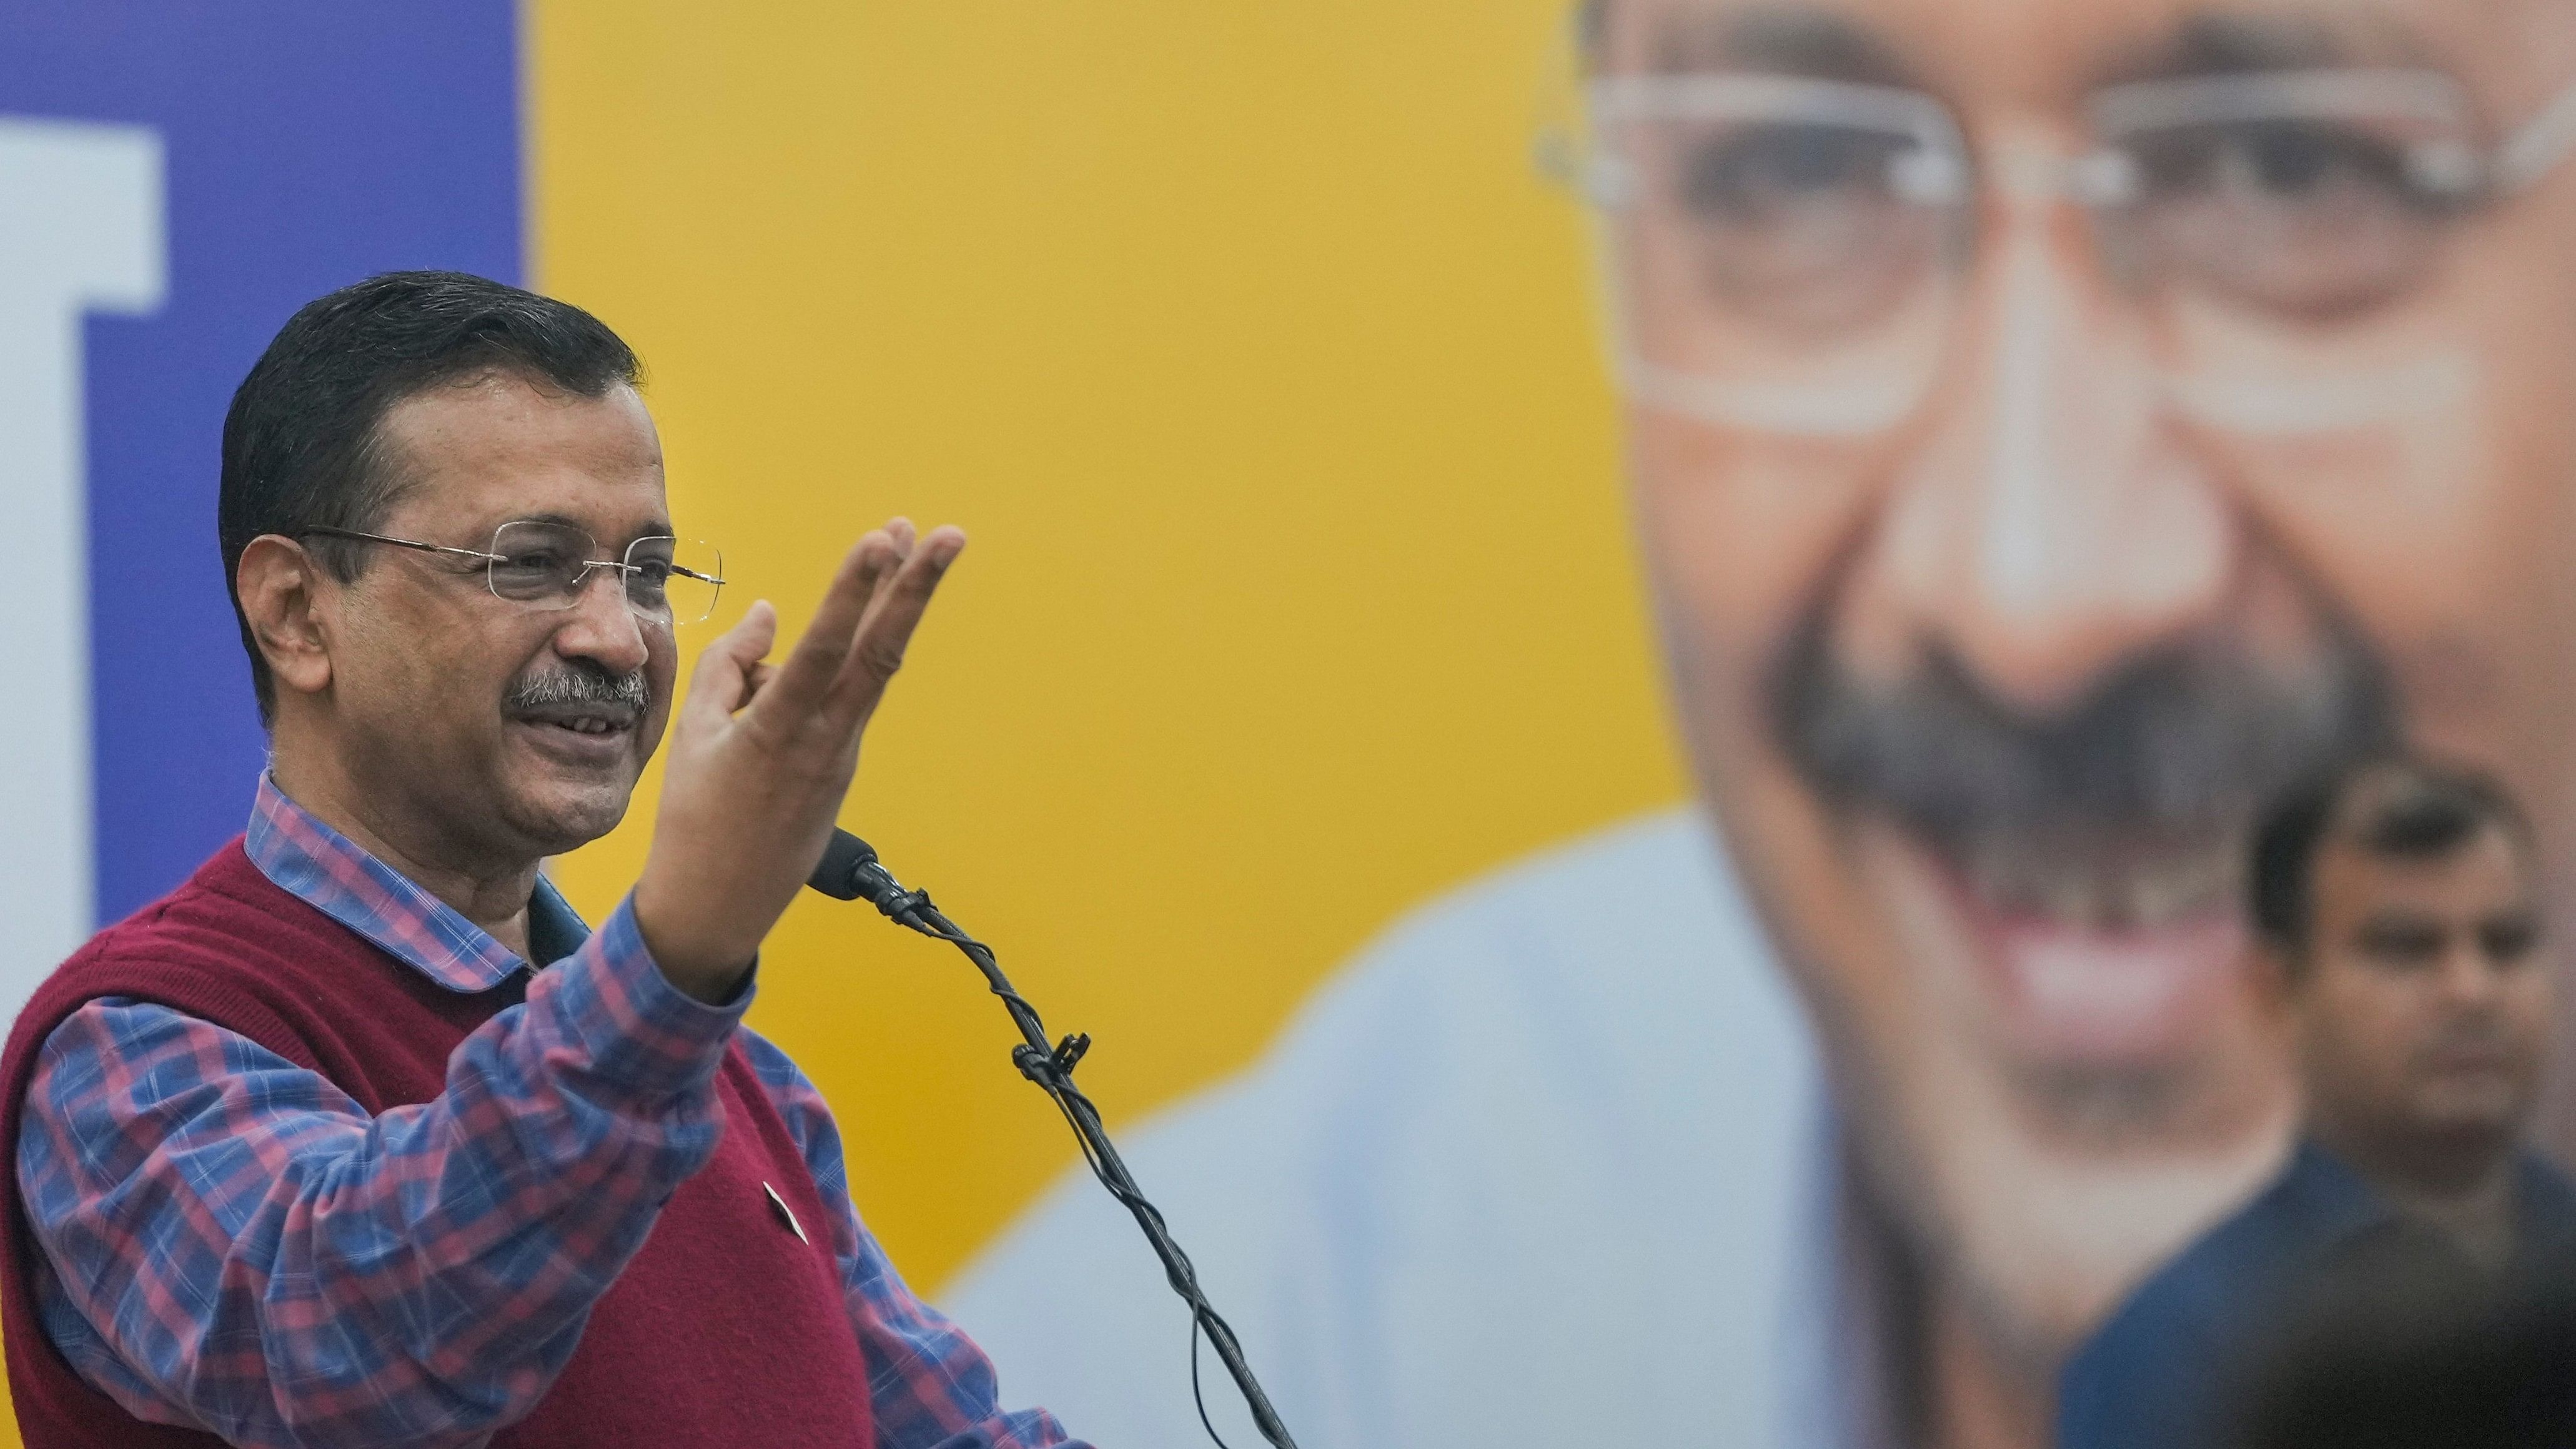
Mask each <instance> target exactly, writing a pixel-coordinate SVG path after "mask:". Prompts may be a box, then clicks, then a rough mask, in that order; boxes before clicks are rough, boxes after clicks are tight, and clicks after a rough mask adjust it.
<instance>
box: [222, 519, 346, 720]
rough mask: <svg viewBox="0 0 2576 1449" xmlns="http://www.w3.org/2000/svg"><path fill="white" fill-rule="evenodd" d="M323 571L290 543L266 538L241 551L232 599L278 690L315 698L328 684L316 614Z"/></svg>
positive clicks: (326, 651) (326, 654) (326, 647)
mask: <svg viewBox="0 0 2576 1449" xmlns="http://www.w3.org/2000/svg"><path fill="white" fill-rule="evenodd" d="M322 583H323V580H322V577H321V565H320V564H319V563H318V562H316V561H315V559H314V557H313V556H312V555H311V554H309V553H306V552H305V551H304V547H303V545H301V544H299V543H297V542H295V541H294V540H293V539H289V538H283V537H280V536H279V535H277V534H274V533H264V534H261V535H260V536H259V537H257V538H254V539H252V540H251V541H250V545H249V546H248V547H246V548H244V549H243V550H242V556H241V567H240V568H239V569H238V570H236V571H235V572H234V574H233V592H234V597H236V598H238V599H240V600H241V607H242V616H243V617H244V618H246V619H248V620H249V621H250V633H251V637H252V638H253V639H256V640H258V641H259V652H260V656H261V657H262V658H264V659H266V660H267V661H268V672H269V673H270V674H271V675H273V676H274V677H275V678H276V680H277V685H278V688H280V689H281V690H290V691H293V692H294V693H297V694H319V693H321V692H322V691H323V690H324V689H327V688H329V687H330V684H331V649H330V643H329V641H328V639H327V638H326V637H325V635H324V631H323V628H322V620H321V617H320V615H319V614H318V613H317V612H316V610H317V607H318V605H319V603H320V599H319V594H320V589H321V585H322Z"/></svg>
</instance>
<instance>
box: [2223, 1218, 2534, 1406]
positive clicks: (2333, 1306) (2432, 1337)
mask: <svg viewBox="0 0 2576 1449" xmlns="http://www.w3.org/2000/svg"><path fill="white" fill-rule="evenodd" d="M2308 1298H2309V1301H2308V1302H2307V1303H2306V1304H2304V1305H2303V1306H2302V1309H2301V1311H2300V1313H2299V1316H2298V1317H2297V1318H2296V1319H2295V1320H2294V1321H2293V1322H2292V1323H2291V1324H2290V1325H2289V1326H2288V1327H2287V1328H2285V1329H2283V1330H2282V1331H2281V1332H2280V1333H2279V1334H2278V1336H2277V1338H2276V1340H2275V1341H2274V1342H2273V1343H2271V1344H2269V1345H2267V1346H2265V1347H2264V1348H2263V1349H2262V1350H2260V1356H2259V1360H2258V1367H2256V1369H2255V1370H2254V1372H2253V1376H2252V1382H2251V1385H2250V1387H2249V1389H2248V1390H2247V1401H2246V1406H2245V1409H2244V1411H2243V1414H2242V1416H2241V1419H2240V1421H2239V1424H2238V1425H2237V1427H2236V1429H2235V1431H2234V1433H2233V1435H2232V1437H2230V1438H2227V1439H2225V1440H2222V1441H2219V1442H2220V1444H2221V1446H2222V1449H2567V1446H2568V1445H2571V1444H2576V1372H2571V1370H2576V1260H2567V1259H2561V1260H2560V1261H2558V1262H2556V1263H2553V1264H2550V1265H2549V1266H2548V1267H2546V1268H2545V1269H2543V1270H2541V1271H2539V1272H2537V1273H2535V1274H2534V1275H2533V1276H2532V1278H2531V1280H2530V1281H2528V1282H2524V1283H2518V1284H2510V1285H2506V1286H2505V1287H2504V1289H2503V1291H2502V1292H2497V1291H2495V1290H2494V1287H2493V1285H2486V1284H2478V1285H2463V1283H2462V1282H2461V1280H2460V1277H2459V1275H2458V1274H2457V1273H2454V1272H2450V1271H2446V1270H2445V1269H2444V1267H2443V1266H2442V1265H2440V1264H2438V1263H2435V1262H2431V1261H2428V1260H2427V1259H2426V1258H2425V1257H2424V1256H2423V1255H2421V1254H2407V1253H2396V1254H2363V1255H2359V1256H2358V1257H2355V1258H2353V1259H2352V1260H2350V1261H2348V1262H2346V1263H2343V1264H2341V1265H2339V1266H2338V1267H2337V1269H2336V1270H2335V1271H2334V1272H2332V1273H2331V1274H2329V1275H2327V1277H2326V1279H2325V1280H2324V1281H2323V1282H2321V1283H2320V1284H2319V1285H2318V1288H2317V1290H2316V1291H2315V1292H2313V1293H2311V1294H2310V1295H2308Z"/></svg>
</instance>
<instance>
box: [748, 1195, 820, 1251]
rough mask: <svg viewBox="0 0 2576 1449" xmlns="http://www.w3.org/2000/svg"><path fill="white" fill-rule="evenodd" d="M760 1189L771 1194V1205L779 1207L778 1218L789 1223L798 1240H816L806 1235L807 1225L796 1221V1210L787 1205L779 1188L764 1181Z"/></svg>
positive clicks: (803, 1241) (789, 1228)
mask: <svg viewBox="0 0 2576 1449" xmlns="http://www.w3.org/2000/svg"><path fill="white" fill-rule="evenodd" d="M760 1190H761V1191H762V1192H765V1193H767V1194H769V1205H770V1206H771V1207H772V1208H775V1209H777V1211H778V1220H779V1221H780V1222H782V1223H785V1224H786V1225H787V1231H789V1232H791V1233H794V1234H795V1235H796V1241H798V1242H800V1243H805V1244H809V1245H810V1244H811V1243H812V1242H813V1241H814V1240H813V1239H812V1238H809V1237H807V1236H805V1225H804V1224H803V1223H800V1222H798V1221H796V1210H795V1209H794V1208H791V1207H789V1206H788V1205H787V1199H785V1198H783V1197H780V1196H779V1195H778V1189H776V1188H774V1187H771V1186H770V1185H769V1184H768V1183H765V1182H764V1183H762V1184H761V1185H760Z"/></svg>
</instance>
